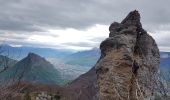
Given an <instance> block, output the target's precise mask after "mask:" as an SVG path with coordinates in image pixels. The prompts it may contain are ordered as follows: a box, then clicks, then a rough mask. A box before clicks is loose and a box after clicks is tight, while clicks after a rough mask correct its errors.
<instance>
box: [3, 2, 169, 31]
mask: <svg viewBox="0 0 170 100" xmlns="http://www.w3.org/2000/svg"><path fill="white" fill-rule="evenodd" d="M1 2H2V3H1V4H0V5H1V7H0V9H3V10H1V11H0V16H4V17H3V19H1V20H0V23H2V24H1V25H0V29H5V30H25V31H37V30H39V29H37V27H35V26H39V27H59V28H70V27H71V28H78V29H84V28H87V27H90V26H92V25H94V24H106V25H109V24H110V23H111V22H112V21H121V20H122V18H124V17H125V16H126V14H127V13H128V12H129V11H131V10H134V9H137V10H139V11H140V12H141V15H142V22H143V23H144V27H146V26H150V27H149V29H150V28H151V29H154V28H157V27H159V26H160V25H164V24H169V23H170V19H169V15H170V10H169V4H170V1H169V0H167V1H166V2H163V1H162V0H156V1H155V0H133V1H131V2H130V1H128V0H121V1H120V0H79V1H77V0H48V1H47V0H8V1H6V0H4V1H1ZM8 2H9V3H8ZM4 3H8V5H7V4H6V5H4ZM8 17H10V18H11V19H10V20H8V19H6V18H8ZM16 19H17V20H18V21H17V22H16ZM3 24H4V26H3Z"/></svg>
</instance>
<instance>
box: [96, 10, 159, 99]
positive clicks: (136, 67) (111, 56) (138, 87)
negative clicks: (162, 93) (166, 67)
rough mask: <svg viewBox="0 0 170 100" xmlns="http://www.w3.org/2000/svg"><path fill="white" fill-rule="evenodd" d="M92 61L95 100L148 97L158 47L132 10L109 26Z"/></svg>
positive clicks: (152, 81) (153, 75)
mask: <svg viewBox="0 0 170 100" xmlns="http://www.w3.org/2000/svg"><path fill="white" fill-rule="evenodd" d="M109 31H110V34H109V38H107V39H106V40H104V41H103V42H102V43H101V45H100V49H101V57H100V59H99V61H98V62H97V64H96V66H95V67H96V73H97V82H98V87H99V92H98V94H99V100H150V99H151V98H152V95H153V92H154V87H155V84H154V83H155V77H156V74H157V71H158V68H159V58H160V55H159V49H158V47H157V44H156V42H155V40H154V39H153V38H152V37H151V36H150V35H149V34H148V33H147V32H146V31H145V30H144V29H143V28H142V24H141V22H140V14H139V13H138V11H136V10H135V11H132V12H130V13H129V14H128V16H127V17H126V18H125V19H124V20H123V21H122V22H121V23H118V22H114V23H112V24H111V25H110V27H109Z"/></svg>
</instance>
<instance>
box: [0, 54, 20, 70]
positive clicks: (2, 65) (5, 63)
mask: <svg viewBox="0 0 170 100" xmlns="http://www.w3.org/2000/svg"><path fill="white" fill-rule="evenodd" d="M16 63H17V60H14V59H11V58H8V57H7V56H3V55H0V72H1V71H3V70H6V69H7V68H10V67H12V66H14V65H15V64H16Z"/></svg>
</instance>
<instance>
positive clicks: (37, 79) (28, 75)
mask: <svg viewBox="0 0 170 100" xmlns="http://www.w3.org/2000/svg"><path fill="white" fill-rule="evenodd" d="M4 74H5V75H3V76H6V77H7V79H9V78H10V79H15V80H16V81H18V80H21V81H30V82H33V83H45V84H62V82H64V80H63V79H62V78H61V77H62V76H61V74H60V72H59V71H58V70H57V69H55V67H54V66H53V65H52V64H51V63H50V62H48V61H47V60H45V59H44V58H43V57H41V56H39V55H37V54H34V53H29V54H28V55H27V57H25V58H23V59H22V60H21V61H19V62H17V63H16V64H15V65H14V66H13V67H11V68H9V69H8V70H7V71H6V72H5V73H4Z"/></svg>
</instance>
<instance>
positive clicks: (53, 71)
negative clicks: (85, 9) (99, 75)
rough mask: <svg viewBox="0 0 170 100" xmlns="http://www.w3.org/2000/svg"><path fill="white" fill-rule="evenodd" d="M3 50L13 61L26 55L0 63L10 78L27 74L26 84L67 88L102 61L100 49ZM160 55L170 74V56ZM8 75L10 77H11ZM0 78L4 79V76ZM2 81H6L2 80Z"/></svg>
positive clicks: (6, 47) (163, 65) (163, 68)
mask: <svg viewBox="0 0 170 100" xmlns="http://www.w3.org/2000/svg"><path fill="white" fill-rule="evenodd" d="M1 50H2V49H1ZM3 50H8V51H9V52H10V53H9V57H11V55H12V57H13V58H17V57H14V56H13V55H15V56H17V52H19V51H20V52H22V53H21V55H22V56H19V57H20V59H21V58H22V60H20V61H19V62H18V61H17V60H13V59H11V58H8V57H6V56H0V62H3V63H1V64H0V69H1V70H2V69H3V68H4V67H3V66H4V64H7V66H9V67H10V66H13V67H12V68H10V70H8V72H6V74H3V76H6V77H8V78H9V77H11V76H12V73H13V74H14V72H15V71H16V70H17V69H19V70H18V71H17V73H22V72H23V71H25V72H26V73H25V77H24V78H23V80H29V81H32V82H35V83H37V82H39V83H47V84H48V83H50V84H63V83H66V82H68V81H71V80H74V79H76V78H77V77H78V76H80V75H81V74H83V73H85V72H87V71H88V70H89V69H91V68H92V67H93V66H94V65H95V64H96V62H97V60H98V59H99V57H100V50H99V49H98V48H93V49H91V50H86V51H79V52H76V53H73V52H70V51H62V50H55V49H48V48H32V47H11V46H8V45H5V46H4V47H3ZM29 52H33V53H29ZM4 54H5V53H4ZM39 55H41V56H43V57H44V58H43V57H40V56H39ZM160 55H161V59H160V61H161V62H160V68H161V70H165V71H166V70H167V69H168V70H169V69H170V52H160ZM24 57H25V58H24ZM4 59H6V60H4ZM4 61H5V62H8V63H5V62H4ZM7 73H10V75H11V76H9V74H7ZM0 76H2V75H1V74H0ZM0 78H1V79H2V77H0Z"/></svg>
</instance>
